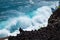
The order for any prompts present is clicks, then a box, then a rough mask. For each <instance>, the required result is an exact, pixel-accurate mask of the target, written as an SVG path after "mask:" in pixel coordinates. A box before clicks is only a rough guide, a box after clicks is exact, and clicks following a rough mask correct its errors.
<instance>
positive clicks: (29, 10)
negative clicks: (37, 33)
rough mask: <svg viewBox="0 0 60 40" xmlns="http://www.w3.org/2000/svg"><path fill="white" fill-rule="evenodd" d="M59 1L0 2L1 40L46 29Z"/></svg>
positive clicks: (14, 0)
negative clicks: (24, 32) (21, 32)
mask: <svg viewBox="0 0 60 40" xmlns="http://www.w3.org/2000/svg"><path fill="white" fill-rule="evenodd" d="M58 6H59V1H40V0H0V38H2V37H7V36H10V35H11V36H16V35H17V34H18V33H19V31H18V30H19V28H22V29H23V30H24V31H31V30H38V29H40V28H41V27H46V26H47V24H48V19H49V17H50V16H51V14H53V11H55V10H56V9H57V8H58Z"/></svg>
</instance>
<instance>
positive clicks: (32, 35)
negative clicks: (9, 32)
mask: <svg viewBox="0 0 60 40" xmlns="http://www.w3.org/2000/svg"><path fill="white" fill-rule="evenodd" d="M19 31H20V32H21V34H17V36H15V37H13V36H12V37H11V36H10V37H9V38H8V40H60V8H59V9H57V10H56V11H55V12H53V14H52V15H51V16H50V18H49V20H48V25H47V27H44V28H41V29H39V30H35V31H23V30H22V29H21V28H20V29H19Z"/></svg>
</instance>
